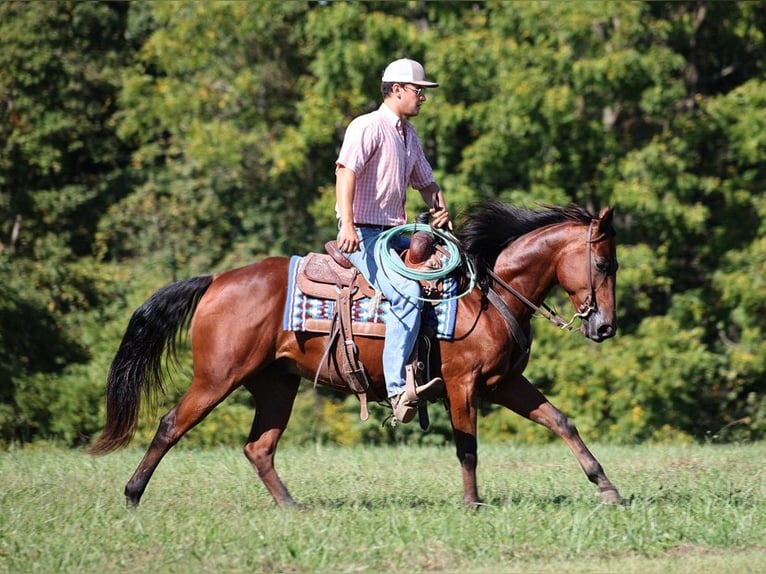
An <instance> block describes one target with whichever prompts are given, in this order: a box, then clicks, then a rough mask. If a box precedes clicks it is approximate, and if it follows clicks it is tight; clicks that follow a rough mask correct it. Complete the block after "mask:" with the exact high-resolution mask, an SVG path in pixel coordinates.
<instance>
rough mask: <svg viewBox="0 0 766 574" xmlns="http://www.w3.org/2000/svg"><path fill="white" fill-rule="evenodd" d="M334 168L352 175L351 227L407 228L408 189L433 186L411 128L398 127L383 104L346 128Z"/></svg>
mask: <svg viewBox="0 0 766 574" xmlns="http://www.w3.org/2000/svg"><path fill="white" fill-rule="evenodd" d="M402 128H403V135H402V133H400V131H399V130H400V129H402ZM337 167H346V168H348V169H350V170H352V171H353V172H354V174H355V175H356V189H355V192H354V204H353V209H354V223H364V224H372V225H390V226H396V225H402V224H404V223H406V222H407V214H406V211H405V201H406V198H407V186H408V185H411V186H412V187H414V188H415V189H418V190H421V189H423V188H425V187H427V186H428V185H429V184H430V183H432V182H433V181H434V176H433V171H432V169H431V165H430V164H429V163H428V160H427V159H426V157H425V154H424V153H423V145H422V144H421V142H420V138H418V135H417V133H416V132H415V128H413V127H412V125H411V124H410V123H409V122H401V120H400V119H399V117H398V116H397V115H396V114H395V113H394V112H393V111H392V110H391V109H390V108H389V107H388V106H386V104H385V103H383V104H381V106H380V107H379V108H378V109H377V110H375V111H374V112H370V113H368V114H364V115H361V116H358V117H357V118H355V119H354V120H353V121H352V122H351V123H350V124H349V125H348V128H346V135H345V136H344V138H343V145H342V146H341V150H340V154H339V155H338V159H337V161H336V168H337ZM336 211H337V206H336Z"/></svg>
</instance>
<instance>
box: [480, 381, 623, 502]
mask: <svg viewBox="0 0 766 574" xmlns="http://www.w3.org/2000/svg"><path fill="white" fill-rule="evenodd" d="M487 398H488V399H489V400H491V401H492V402H493V403H496V404H498V405H502V406H504V407H507V408H509V409H511V410H512V411H514V412H515V413H518V414H520V415H521V416H523V417H526V418H528V419H529V420H532V421H534V422H536V423H539V424H541V425H543V426H544V427H547V428H549V429H550V430H552V431H553V432H554V433H556V434H557V435H558V436H560V437H561V438H562V439H563V440H564V442H565V443H566V444H567V446H568V447H569V448H570V449H571V451H572V452H573V453H574V455H575V457H576V458H577V462H579V463H580V466H581V467H582V469H583V471H584V472H585V474H586V476H587V477H588V480H590V481H591V482H592V483H594V484H595V485H596V486H598V491H599V497H600V498H601V501H602V502H605V503H616V502H619V501H620V494H619V492H618V491H617V488H616V487H615V486H614V485H613V484H612V483H611V481H610V480H609V479H608V478H607V476H606V473H605V472H604V469H603V467H602V466H601V463H599V462H598V460H596V457H595V456H593V453H591V452H590V450H589V449H588V447H587V446H585V443H584V442H583V440H582V438H581V437H580V433H579V432H577V428H576V427H575V425H574V424H573V423H572V422H571V421H570V420H569V419H568V418H567V417H566V415H564V414H563V413H562V412H561V411H560V410H558V409H557V408H556V407H555V406H553V405H552V404H551V402H550V401H548V399H547V398H545V395H543V394H542V393H541V392H540V391H538V390H537V389H536V388H535V387H534V386H533V385H532V383H530V382H529V381H528V380H527V379H526V378H525V377H521V376H520V377H519V378H518V379H515V380H514V381H513V382H509V383H506V384H501V385H499V386H498V388H496V389H494V390H493V391H492V392H491V393H489V394H488V395H487Z"/></svg>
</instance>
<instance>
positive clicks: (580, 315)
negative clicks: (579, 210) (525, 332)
mask: <svg viewBox="0 0 766 574" xmlns="http://www.w3.org/2000/svg"><path fill="white" fill-rule="evenodd" d="M597 221H598V220H596V219H591V221H590V224H589V225H588V238H587V239H586V240H585V244H586V245H587V246H588V249H587V254H586V257H585V266H586V268H587V270H588V296H587V297H586V298H585V300H584V301H583V302H582V303H581V304H580V306H579V307H578V308H577V312H576V313H575V314H574V316H573V317H572V320H571V321H565V320H564V319H563V318H562V317H561V316H560V315H559V314H558V313H557V312H556V311H555V310H554V309H551V308H550V307H549V306H548V305H546V304H545V303H541V304H540V305H535V304H534V303H533V302H532V301H530V300H529V299H527V298H526V297H525V296H524V295H522V294H521V293H519V291H517V290H516V289H514V288H513V287H511V285H509V284H508V283H507V282H506V281H504V280H503V279H501V278H500V276H499V275H498V274H497V273H495V272H494V271H493V270H492V269H488V270H487V273H488V274H489V276H490V277H491V278H492V279H493V281H494V282H495V283H496V284H497V285H499V286H500V287H502V288H503V289H505V290H506V291H508V293H510V294H511V295H513V296H514V297H516V298H517V299H518V300H519V301H521V302H522V303H524V304H525V305H526V306H527V307H529V308H530V309H532V311H533V312H534V313H537V314H538V315H540V316H541V317H543V318H544V319H546V320H548V321H550V322H551V323H553V324H554V325H556V326H557V327H560V328H561V329H567V330H569V331H571V330H572V326H573V325H574V322H575V321H576V320H577V319H587V318H588V317H590V316H591V315H592V314H593V313H595V312H596V311H598V303H597V302H596V290H595V287H594V286H593V273H592V271H593V257H592V255H593V244H594V243H597V242H599V241H601V239H602V238H603V236H599V237H597V238H595V239H594V238H593V225H594V224H595V223H596V222H597ZM487 298H488V299H489V301H490V302H491V303H492V304H493V305H494V306H495V307H497V309H498V311H500V314H501V315H503V317H505V319H506V321H508V322H509V324H510V327H511V331H512V332H513V333H514V336H516V333H517V332H518V326H517V325H518V321H516V319H515V317H513V314H512V313H511V312H510V309H508V306H507V305H506V304H505V302H504V301H503V300H502V299H501V298H500V296H499V295H498V294H497V292H496V291H495V290H494V289H493V287H492V286H490V288H489V290H488V292H487ZM509 316H510V317H511V318H512V319H509ZM511 320H512V321H513V323H511ZM514 323H515V324H514ZM516 338H517V339H518V336H517V337H516ZM519 343H520V344H521V341H519ZM521 346H522V347H525V346H526V345H524V344H521Z"/></svg>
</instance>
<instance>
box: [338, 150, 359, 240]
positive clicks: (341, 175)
mask: <svg viewBox="0 0 766 574" xmlns="http://www.w3.org/2000/svg"><path fill="white" fill-rule="evenodd" d="M355 190H356V174H355V173H354V171H353V170H351V169H349V168H347V167H344V166H342V165H339V166H338V168H337V170H336V172H335V200H336V201H337V203H338V216H339V217H340V230H339V231H338V241H337V243H338V248H339V249H340V250H341V251H343V252H345V253H353V252H354V251H357V250H358V249H359V236H358V235H357V234H356V229H354V192H355Z"/></svg>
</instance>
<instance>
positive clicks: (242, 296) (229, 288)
mask: <svg viewBox="0 0 766 574" xmlns="http://www.w3.org/2000/svg"><path fill="white" fill-rule="evenodd" d="M289 262H290V260H289V258H287V257H269V258H266V259H263V260H261V261H258V262H255V263H251V264H249V265H245V266H242V267H238V268H235V269H229V270H226V271H221V272H219V273H216V274H215V276H214V279H213V282H212V284H211V285H210V288H209V289H208V290H207V292H206V293H205V295H204V296H203V297H202V299H201V300H200V302H199V305H198V307H197V311H196V313H195V315H194V319H193V321H192V324H191V336H192V346H193V347H194V349H195V353H205V354H207V355H208V356H209V355H210V354H211V353H222V354H225V355H227V356H228V358H229V360H232V361H241V360H244V358H245V357H248V362H250V360H251V359H250V357H251V356H252V355H255V359H256V360H258V361H265V360H267V357H268V354H269V353H270V352H273V348H274V346H275V345H276V338H277V337H278V336H279V335H280V334H281V333H282V315H283V311H284V305H285V300H286V296H287V274H288V268H289Z"/></svg>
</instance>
